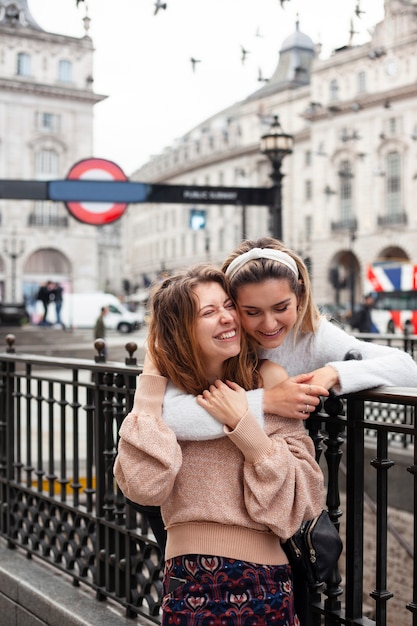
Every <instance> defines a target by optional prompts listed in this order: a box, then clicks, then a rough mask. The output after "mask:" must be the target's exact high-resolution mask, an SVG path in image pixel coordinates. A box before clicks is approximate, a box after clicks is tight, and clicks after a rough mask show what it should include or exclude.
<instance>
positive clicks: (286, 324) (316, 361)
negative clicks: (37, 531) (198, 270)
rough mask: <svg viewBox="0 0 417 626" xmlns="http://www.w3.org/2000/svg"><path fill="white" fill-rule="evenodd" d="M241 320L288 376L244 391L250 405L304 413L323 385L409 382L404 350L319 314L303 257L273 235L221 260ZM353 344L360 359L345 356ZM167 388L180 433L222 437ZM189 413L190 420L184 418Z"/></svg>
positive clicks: (415, 382) (167, 415)
mask: <svg viewBox="0 0 417 626" xmlns="http://www.w3.org/2000/svg"><path fill="white" fill-rule="evenodd" d="M222 269H223V271H224V272H225V273H226V275H227V276H228V278H229V281H230V286H231V293H232V296H233V297H234V299H235V301H236V303H237V306H238V310H239V314H240V317H241V321H242V325H243V327H244V329H245V331H246V334H247V337H248V340H249V341H251V342H252V343H253V345H255V346H256V347H257V349H258V354H259V357H260V358H263V359H265V358H266V359H269V360H271V361H274V362H275V363H279V364H280V365H281V366H282V367H284V368H285V369H286V371H287V372H288V374H289V376H290V378H288V379H286V380H285V381H284V382H282V383H280V384H279V385H277V386H276V387H274V388H273V389H269V390H267V389H264V390H256V391H251V392H249V402H250V404H251V409H252V410H253V411H254V412H255V413H256V415H257V416H258V418H259V419H260V420H261V419H262V413H263V411H264V412H266V413H275V414H280V415H285V416H286V417H294V418H301V419H305V418H306V417H308V415H309V414H310V412H311V411H314V408H315V406H316V405H317V404H318V403H319V400H318V396H320V395H327V392H326V390H330V389H332V391H333V392H334V393H336V394H338V395H341V394H347V393H353V392H355V391H360V390H362V389H369V388H372V387H377V386H380V385H388V386H401V387H416V386H417V364H416V363H415V361H414V360H413V359H412V358H411V356H410V355H409V354H407V353H406V352H404V351H402V350H399V349H397V348H392V347H388V346H383V345H380V344H377V343H371V342H365V341H360V340H359V339H357V338H356V337H354V336H353V335H350V334H348V333H347V332H345V331H344V330H343V329H341V328H340V327H339V326H337V325H335V324H333V323H332V322H330V321H329V320H328V319H327V318H326V317H325V316H323V315H321V314H320V312H319V311H318V309H317V306H316V305H315V303H314V300H313V296H312V291H311V283H310V278H309V275H308V270H307V267H306V265H305V263H304V262H303V261H302V259H301V258H300V257H299V256H298V255H296V254H295V253H294V252H293V251H292V250H290V249H288V248H286V247H285V246H284V245H283V244H282V243H281V242H280V241H278V240H276V239H272V238H270V237H264V238H262V239H258V240H256V241H250V240H247V241H243V242H242V244H241V245H240V246H239V247H238V248H237V249H236V250H234V252H232V254H231V255H230V256H229V258H228V259H226V261H225V262H224V264H223V268H222ZM351 350H355V351H357V352H359V353H360V355H361V357H362V358H361V360H354V361H352V360H350V361H345V360H344V358H345V355H346V354H347V353H348V352H349V351H351ZM194 406H195V401H194V400H193V399H192V398H189V397H188V398H187V397H186V396H183V395H180V394H177V392H176V390H175V389H173V388H169V389H168V391H167V394H166V396H165V401H164V419H166V421H167V423H168V424H169V425H170V426H171V427H172V428H173V429H174V431H175V432H176V434H177V436H178V437H179V438H180V439H194V438H201V439H210V438H212V437H216V436H219V437H220V436H222V433H221V427H220V425H219V424H216V423H215V421H214V420H212V419H211V418H210V417H209V416H208V415H206V414H204V412H203V411H201V409H200V412H199V414H198V415H197V418H198V421H196V413H195V412H194V410H192V409H191V407H194ZM191 414H192V419H191Z"/></svg>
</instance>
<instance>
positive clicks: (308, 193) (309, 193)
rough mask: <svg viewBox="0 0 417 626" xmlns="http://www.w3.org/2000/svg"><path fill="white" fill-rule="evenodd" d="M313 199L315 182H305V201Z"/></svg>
mask: <svg viewBox="0 0 417 626" xmlns="http://www.w3.org/2000/svg"><path fill="white" fill-rule="evenodd" d="M312 197H313V182H312V181H311V180H310V179H308V180H305V181H304V198H305V200H311V198H312Z"/></svg>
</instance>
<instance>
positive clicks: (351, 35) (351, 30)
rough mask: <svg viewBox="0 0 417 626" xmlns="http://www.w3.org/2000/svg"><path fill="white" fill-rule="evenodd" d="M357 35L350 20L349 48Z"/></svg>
mask: <svg viewBox="0 0 417 626" xmlns="http://www.w3.org/2000/svg"><path fill="white" fill-rule="evenodd" d="M357 34H358V31H357V30H355V28H354V26H353V20H352V19H351V20H350V28H349V45H350V46H351V45H352V40H353V37H354V36H355V35H357Z"/></svg>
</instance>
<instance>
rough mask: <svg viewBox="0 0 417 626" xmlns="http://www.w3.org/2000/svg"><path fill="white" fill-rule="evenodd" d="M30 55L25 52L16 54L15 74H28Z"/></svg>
mask: <svg viewBox="0 0 417 626" xmlns="http://www.w3.org/2000/svg"><path fill="white" fill-rule="evenodd" d="M30 61H31V59H30V55H29V54H27V53H26V52H18V54H17V74H18V76H30V71H31V70H30V65H31V63H30Z"/></svg>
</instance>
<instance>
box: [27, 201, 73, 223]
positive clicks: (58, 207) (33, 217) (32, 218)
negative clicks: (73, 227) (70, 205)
mask: <svg viewBox="0 0 417 626" xmlns="http://www.w3.org/2000/svg"><path fill="white" fill-rule="evenodd" d="M68 223H69V220H68V212H67V211H66V210H65V209H64V208H63V206H62V203H60V202H51V201H50V200H43V201H41V202H36V203H35V211H34V212H33V213H31V214H30V215H29V226H38V227H42V226H45V227H48V228H52V227H54V228H66V227H68Z"/></svg>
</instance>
